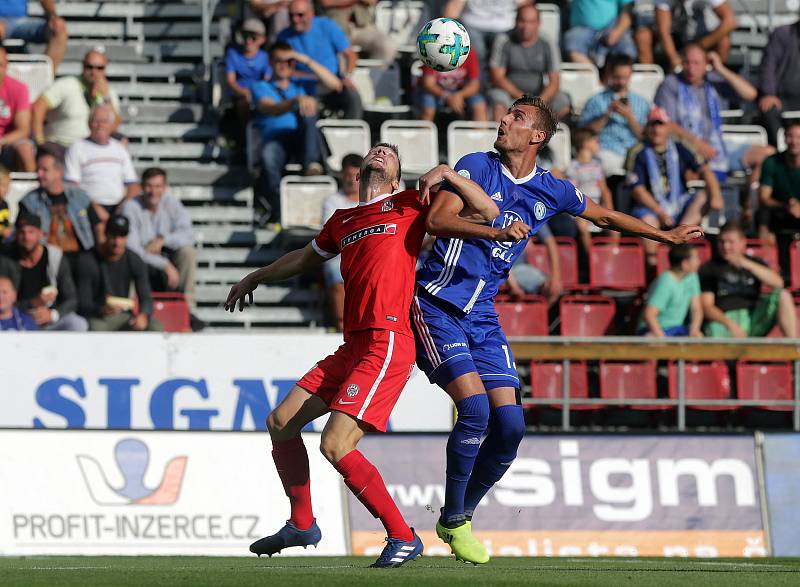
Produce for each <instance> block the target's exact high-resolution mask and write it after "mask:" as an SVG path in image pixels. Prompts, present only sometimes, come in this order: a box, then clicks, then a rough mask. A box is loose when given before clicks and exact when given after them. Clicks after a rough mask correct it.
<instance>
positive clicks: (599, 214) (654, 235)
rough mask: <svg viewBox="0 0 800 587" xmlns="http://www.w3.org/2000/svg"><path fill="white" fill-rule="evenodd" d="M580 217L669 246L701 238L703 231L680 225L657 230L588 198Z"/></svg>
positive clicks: (606, 227) (600, 225) (698, 228)
mask: <svg viewBox="0 0 800 587" xmlns="http://www.w3.org/2000/svg"><path fill="white" fill-rule="evenodd" d="M580 217H581V218H585V219H586V220H589V221H590V222H593V223H594V224H596V225H597V226H599V227H600V228H605V229H610V230H616V231H619V232H624V233H628V234H632V235H635V236H641V237H644V238H649V239H650V240H654V241H659V242H662V243H667V244H671V245H680V244H683V243H688V242H689V241H692V240H694V239H696V238H701V237H702V236H703V229H702V228H701V227H699V226H697V225H693V224H681V225H680V226H676V227H675V228H673V229H671V230H659V229H658V228H654V227H652V226H650V225H649V224H647V223H646V222H642V221H641V220H638V219H636V218H634V217H633V216H629V215H628V214H623V213H622V212H617V211H616V210H609V209H608V208H603V207H602V206H598V205H597V204H595V203H594V202H593V201H592V200H590V199H589V198H586V209H585V210H584V211H583V214H580Z"/></svg>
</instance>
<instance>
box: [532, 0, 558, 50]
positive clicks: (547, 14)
mask: <svg viewBox="0 0 800 587" xmlns="http://www.w3.org/2000/svg"><path fill="white" fill-rule="evenodd" d="M536 8H538V9H539V23H540V24H539V33H540V34H541V36H542V37H543V38H544V39H546V40H548V41H551V42H552V43H553V45H554V46H555V47H560V46H561V9H560V8H559V7H558V5H556V4H536Z"/></svg>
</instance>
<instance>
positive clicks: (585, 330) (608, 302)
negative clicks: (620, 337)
mask: <svg viewBox="0 0 800 587" xmlns="http://www.w3.org/2000/svg"><path fill="white" fill-rule="evenodd" d="M616 311H617V305H616V303H615V302H614V300H613V298H610V297H608V296H600V295H575V296H571V295H568V296H564V297H562V298H561V301H560V302H559V314H560V317H561V335H562V336H603V335H606V334H610V333H611V330H612V327H613V325H614V315H615V314H616Z"/></svg>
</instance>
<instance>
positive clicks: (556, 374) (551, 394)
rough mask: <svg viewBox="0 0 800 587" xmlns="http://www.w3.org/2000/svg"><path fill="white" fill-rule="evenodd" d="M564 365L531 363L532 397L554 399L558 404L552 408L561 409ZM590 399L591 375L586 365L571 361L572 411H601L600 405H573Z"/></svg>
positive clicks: (570, 388)
mask: <svg viewBox="0 0 800 587" xmlns="http://www.w3.org/2000/svg"><path fill="white" fill-rule="evenodd" d="M563 374H564V365H563V363H562V362H561V361H533V362H531V397H533V398H534V399H552V400H554V401H556V402H558V403H554V404H551V405H550V407H553V408H560V407H561V400H563V398H564V377H563ZM588 397H589V374H588V369H587V368H586V363H585V362H583V361H570V364H569V398H570V404H569V408H570V410H600V409H602V407H603V406H601V405H598V404H594V405H593V404H584V403H575V404H573V403H572V400H581V399H586V398H588Z"/></svg>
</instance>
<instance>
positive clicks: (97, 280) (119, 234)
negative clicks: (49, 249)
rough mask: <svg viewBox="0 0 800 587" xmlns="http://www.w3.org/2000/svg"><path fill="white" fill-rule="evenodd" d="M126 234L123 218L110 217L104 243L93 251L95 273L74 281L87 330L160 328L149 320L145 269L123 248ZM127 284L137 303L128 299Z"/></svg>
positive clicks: (137, 259)
mask: <svg viewBox="0 0 800 587" xmlns="http://www.w3.org/2000/svg"><path fill="white" fill-rule="evenodd" d="M128 231H129V225H128V219H127V218H125V217H124V216H121V215H115V216H112V217H111V218H110V219H109V221H108V224H107V225H106V240H105V242H103V243H101V244H100V245H98V247H97V250H96V255H95V259H96V267H95V270H94V271H90V272H87V274H86V275H81V276H80V279H79V280H78V297H79V300H80V302H79V303H80V312H81V314H82V315H84V316H86V318H88V319H89V328H90V330H99V331H106V332H108V331H119V330H138V331H141V330H149V331H162V330H163V329H164V327H163V326H162V325H161V323H160V322H158V321H157V320H153V319H152V318H151V317H150V316H151V315H152V313H153V297H152V295H151V293H150V280H149V279H148V278H147V267H146V266H145V264H144V262H143V261H142V260H141V258H140V257H139V255H137V254H136V253H134V252H133V251H129V250H128V249H127V246H126V245H127V241H128ZM131 285H133V286H134V287H135V289H136V299H137V300H138V304H137V302H135V301H134V300H133V299H132V298H131V297H130V291H131ZM137 305H138V309H137Z"/></svg>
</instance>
